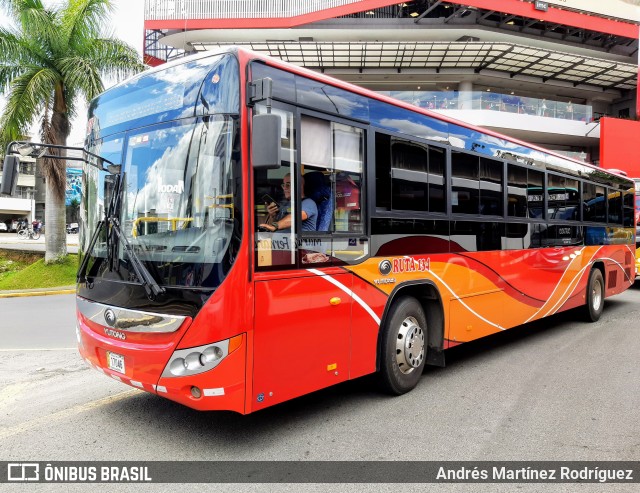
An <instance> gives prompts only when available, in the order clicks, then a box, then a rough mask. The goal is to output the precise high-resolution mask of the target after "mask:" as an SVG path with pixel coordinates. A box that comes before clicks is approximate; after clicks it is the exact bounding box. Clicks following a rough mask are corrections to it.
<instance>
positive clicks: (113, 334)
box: [104, 327, 127, 341]
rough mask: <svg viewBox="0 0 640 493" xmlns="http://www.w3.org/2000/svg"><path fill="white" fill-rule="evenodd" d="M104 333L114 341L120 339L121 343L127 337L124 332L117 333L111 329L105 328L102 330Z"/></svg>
mask: <svg viewBox="0 0 640 493" xmlns="http://www.w3.org/2000/svg"><path fill="white" fill-rule="evenodd" d="M104 333H105V334H107V335H108V336H109V337H115V338H116V339H122V340H123V341H124V340H125V339H126V338H127V336H126V335H124V332H119V331H117V330H113V329H107V328H106V327H105V329H104Z"/></svg>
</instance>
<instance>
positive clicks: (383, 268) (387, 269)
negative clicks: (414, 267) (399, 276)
mask: <svg viewBox="0 0 640 493" xmlns="http://www.w3.org/2000/svg"><path fill="white" fill-rule="evenodd" d="M378 270H379V271H380V274H382V275H383V276H388V275H389V274H391V262H389V261H388V260H386V259H385V260H383V261H382V262H380V263H379V264H378Z"/></svg>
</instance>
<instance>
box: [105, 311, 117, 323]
mask: <svg viewBox="0 0 640 493" xmlns="http://www.w3.org/2000/svg"><path fill="white" fill-rule="evenodd" d="M117 320H118V319H117V317H116V314H115V312H114V311H113V310H112V309H111V308H107V309H106V310H105V311H104V321H105V322H107V325H108V326H109V327H113V326H114V325H115V324H116V321H117Z"/></svg>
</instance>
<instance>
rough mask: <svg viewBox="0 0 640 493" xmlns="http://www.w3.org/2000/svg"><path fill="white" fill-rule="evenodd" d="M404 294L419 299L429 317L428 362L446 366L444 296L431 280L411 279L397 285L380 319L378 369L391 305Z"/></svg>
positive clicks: (378, 368)
mask: <svg viewBox="0 0 640 493" xmlns="http://www.w3.org/2000/svg"><path fill="white" fill-rule="evenodd" d="M403 296H411V297H413V298H415V299H416V300H418V302H419V303H420V305H422V309H423V310H424V315H425V318H426V319H427V355H426V363H427V364H428V365H432V366H444V365H445V362H444V351H443V350H444V309H443V307H442V298H441V296H440V292H439V291H438V288H437V287H436V285H435V284H434V283H433V282H432V281H429V280H424V281H409V282H405V283H403V284H401V285H399V286H396V287H395V288H394V290H393V291H392V292H391V294H390V295H389V298H388V299H387V304H386V306H385V308H384V313H383V314H382V318H381V319H380V330H379V331H378V342H377V356H376V370H380V362H381V358H382V332H383V331H382V327H384V325H385V324H386V322H387V318H388V317H389V312H390V310H391V307H392V306H393V304H394V303H395V301H396V300H398V299H399V298H401V297H403Z"/></svg>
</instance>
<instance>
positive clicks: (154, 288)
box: [110, 217, 165, 298]
mask: <svg viewBox="0 0 640 493" xmlns="http://www.w3.org/2000/svg"><path fill="white" fill-rule="evenodd" d="M110 219H111V221H110V223H111V229H112V230H113V232H114V233H115V234H116V236H117V237H118V240H120V242H121V243H122V245H123V246H124V249H125V251H126V252H127V255H129V259H130V260H131V266H132V267H133V271H134V272H135V274H136V277H137V278H138V279H139V280H140V283H141V284H142V286H143V287H144V290H145V291H146V292H147V296H149V297H150V298H155V297H156V296H158V295H160V294H163V293H164V292H165V289H164V288H163V287H162V286H160V285H159V284H158V283H157V282H156V280H155V279H154V278H153V276H152V275H151V273H150V272H149V270H148V269H147V268H146V267H145V266H144V264H143V263H142V260H140V257H138V254H137V253H136V252H135V250H134V249H133V246H132V245H131V243H129V240H127V238H126V236H125V235H124V234H122V229H120V222H119V221H118V219H117V218H116V217H111V218H110Z"/></svg>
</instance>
